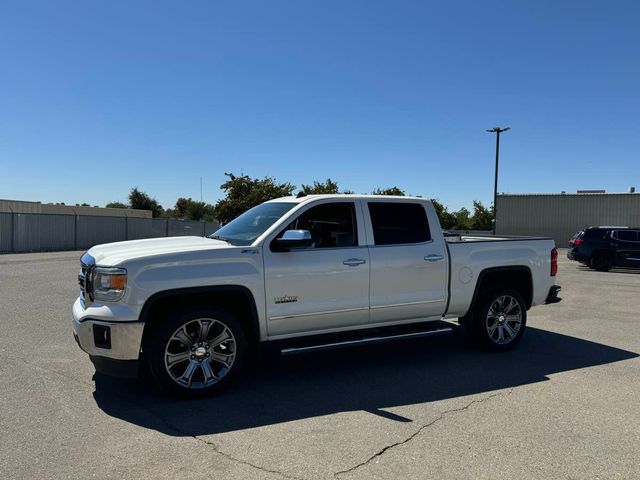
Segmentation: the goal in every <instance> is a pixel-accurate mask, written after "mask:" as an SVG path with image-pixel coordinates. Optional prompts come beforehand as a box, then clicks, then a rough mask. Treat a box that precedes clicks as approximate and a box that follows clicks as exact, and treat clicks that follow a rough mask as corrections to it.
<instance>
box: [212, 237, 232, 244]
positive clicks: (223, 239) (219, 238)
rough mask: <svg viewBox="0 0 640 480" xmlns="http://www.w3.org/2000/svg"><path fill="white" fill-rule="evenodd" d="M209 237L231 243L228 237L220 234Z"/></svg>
mask: <svg viewBox="0 0 640 480" xmlns="http://www.w3.org/2000/svg"><path fill="white" fill-rule="evenodd" d="M209 238H213V239H214V240H222V241H223V242H227V243H231V241H230V240H229V239H228V238H224V237H221V236H220V235H209Z"/></svg>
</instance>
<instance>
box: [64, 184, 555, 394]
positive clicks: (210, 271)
mask: <svg viewBox="0 0 640 480" xmlns="http://www.w3.org/2000/svg"><path fill="white" fill-rule="evenodd" d="M556 271H557V251H556V249H555V247H554V243H553V240H551V239H547V238H507V237H496V236H486V237H480V236H476V237H472V236H455V235H448V234H446V235H445V234H444V233H443V232H442V230H441V228H440V224H439V222H438V217H437V215H436V211H435V210H434V207H433V205H432V204H431V202H429V201H428V200H425V199H422V198H412V197H386V196H363V195H308V196H307V195H298V196H297V197H287V198H280V199H277V200H272V201H269V202H266V203H263V204H261V205H258V206H257V207H255V208H253V209H251V210H249V211H247V212H246V213H244V214H242V215H241V216H239V217H238V218H236V219H235V220H233V221H232V222H230V223H228V224H227V225H225V226H223V227H222V228H220V229H219V230H218V231H217V232H216V233H215V234H213V235H211V236H210V237H208V238H201V237H176V238H160V239H147V240H134V241H127V242H118V243H111V244H106V245H98V246H96V247H93V248H91V249H90V250H89V251H88V252H86V253H85V254H84V255H83V256H82V258H81V268H80V273H79V277H78V280H79V283H80V296H79V298H78V299H77V300H76V302H75V303H74V305H73V331H74V336H75V338H76V340H77V342H78V345H79V346H80V348H82V350H84V351H85V352H86V353H88V354H89V356H90V358H91V360H92V361H93V363H94V365H95V368H96V369H97V370H98V371H101V372H105V373H110V374H116V375H131V374H135V372H137V371H138V367H141V366H144V367H145V370H146V371H150V373H151V375H152V376H153V378H154V379H155V381H156V382H157V383H158V384H159V385H160V386H161V387H164V388H165V389H168V390H172V391H174V392H176V393H178V394H182V395H186V396H200V395H206V394H210V393H213V392H215V391H218V390H220V389H221V388H223V387H225V386H226V385H228V384H229V383H230V382H231V381H232V380H233V378H234V377H237V375H238V374H239V373H240V372H241V370H242V367H243V365H244V364H246V363H247V362H248V361H249V360H250V359H256V358H259V356H260V352H263V351H269V350H270V351H272V352H273V351H274V350H277V351H282V352H295V351H307V350H316V349H319V348H327V347H336V346H343V345H351V344H359V343H366V342H379V341H385V340H390V339H401V338H414V337H417V336H423V335H432V334H435V333H443V332H444V331H448V330H450V327H443V325H449V322H450V321H451V320H453V319H458V321H459V323H461V324H462V325H464V327H465V328H466V330H467V332H468V333H469V335H470V336H471V338H472V339H473V340H474V341H475V342H476V343H477V344H479V345H481V346H483V347H484V348H487V349H493V350H507V349H509V348H511V347H513V346H514V345H515V344H517V343H518V341H519V340H520V339H521V338H522V335H523V334H524V331H525V325H526V320H527V311H528V310H529V309H530V308H531V307H532V306H535V305H540V304H544V303H551V302H555V301H558V300H559V299H558V297H557V293H558V291H559V290H560V287H559V286H557V285H555V275H556ZM434 325H435V327H434Z"/></svg>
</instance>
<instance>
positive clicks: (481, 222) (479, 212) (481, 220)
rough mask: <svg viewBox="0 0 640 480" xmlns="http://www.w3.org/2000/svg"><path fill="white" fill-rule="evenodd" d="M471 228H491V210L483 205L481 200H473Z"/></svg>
mask: <svg viewBox="0 0 640 480" xmlns="http://www.w3.org/2000/svg"><path fill="white" fill-rule="evenodd" d="M471 228H472V229H473V230H491V229H492V228H493V211H492V210H490V209H488V208H487V207H485V206H484V205H483V204H482V202H481V201H479V200H474V201H473V217H471Z"/></svg>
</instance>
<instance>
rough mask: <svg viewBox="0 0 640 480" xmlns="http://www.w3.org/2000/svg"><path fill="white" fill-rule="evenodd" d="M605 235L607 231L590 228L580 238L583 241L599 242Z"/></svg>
mask: <svg viewBox="0 0 640 480" xmlns="http://www.w3.org/2000/svg"><path fill="white" fill-rule="evenodd" d="M606 235H607V230H602V229H601V228H590V229H589V230H585V231H584V234H583V236H582V238H584V239H585V240H601V239H603V238H604V237H605V236H606Z"/></svg>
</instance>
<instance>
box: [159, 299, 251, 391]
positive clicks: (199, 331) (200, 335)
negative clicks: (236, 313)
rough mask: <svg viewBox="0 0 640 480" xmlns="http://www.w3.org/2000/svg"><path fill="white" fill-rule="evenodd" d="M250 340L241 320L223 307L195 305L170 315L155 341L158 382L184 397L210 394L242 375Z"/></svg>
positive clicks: (160, 328)
mask: <svg viewBox="0 0 640 480" xmlns="http://www.w3.org/2000/svg"><path fill="white" fill-rule="evenodd" d="M246 351H247V342H246V337H245V334H244V330H243V328H242V326H241V325H240V323H239V322H238V321H237V320H236V319H235V318H233V316H231V315H229V314H228V313H227V312H225V311H223V310H218V309H213V308H195V309H191V310H188V311H185V312H179V313H178V312H176V313H174V314H170V315H169V316H168V318H167V319H166V320H165V321H164V322H163V324H162V325H161V326H160V327H159V328H158V330H157V331H156V332H155V334H154V336H153V338H152V340H151V348H150V352H149V366H150V369H151V373H152V374H153V377H154V379H155V380H156V382H157V383H158V384H159V385H160V386H161V387H163V388H164V389H167V390H170V391H172V392H174V393H177V394H178V395H181V396H187V397H199V396H206V395H210V394H212V393H215V392H217V391H220V390H222V389H223V388H225V387H226V386H228V385H229V383H230V382H231V381H232V380H233V379H234V378H235V377H236V376H237V375H238V373H239V372H240V370H241V369H242V366H243V363H244V359H245V357H246Z"/></svg>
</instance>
